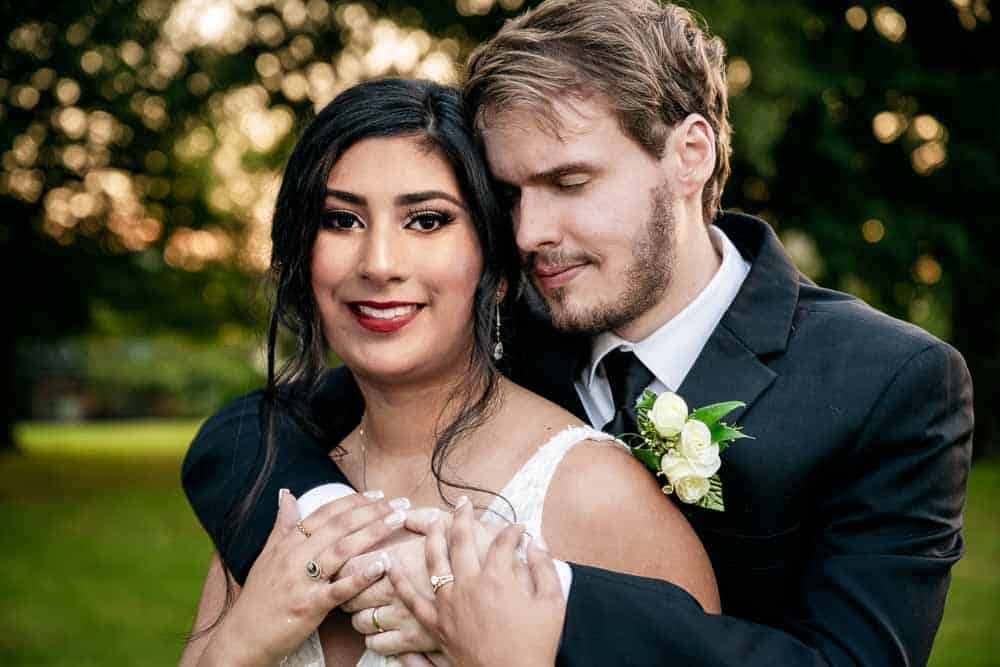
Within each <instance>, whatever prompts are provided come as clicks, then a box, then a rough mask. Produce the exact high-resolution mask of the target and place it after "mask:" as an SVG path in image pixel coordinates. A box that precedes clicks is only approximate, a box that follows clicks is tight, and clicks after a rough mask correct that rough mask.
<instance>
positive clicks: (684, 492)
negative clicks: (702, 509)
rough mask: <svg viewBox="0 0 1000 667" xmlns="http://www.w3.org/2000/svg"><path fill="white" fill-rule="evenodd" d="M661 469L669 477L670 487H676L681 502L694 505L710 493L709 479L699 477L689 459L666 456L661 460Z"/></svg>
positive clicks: (671, 455)
mask: <svg viewBox="0 0 1000 667" xmlns="http://www.w3.org/2000/svg"><path fill="white" fill-rule="evenodd" d="M660 469H661V470H662V471H663V474H665V475H666V476H667V480H668V481H669V482H670V486H672V487H674V493H675V494H676V495H677V498H678V499H680V500H681V502H685V503H688V504H693V503H696V502H698V501H699V500H701V499H702V498H703V497H704V495H705V494H706V493H708V478H706V477H702V476H701V475H699V474H698V471H697V470H696V468H695V466H694V465H692V464H691V462H690V461H688V460H687V458H685V457H683V456H679V455H675V454H664V455H663V458H662V459H660Z"/></svg>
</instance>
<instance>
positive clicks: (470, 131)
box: [227, 79, 520, 606]
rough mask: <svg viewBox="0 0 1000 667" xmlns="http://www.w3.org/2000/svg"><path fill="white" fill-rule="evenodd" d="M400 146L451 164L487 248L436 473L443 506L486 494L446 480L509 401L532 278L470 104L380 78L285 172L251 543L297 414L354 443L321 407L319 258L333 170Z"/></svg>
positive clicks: (308, 136)
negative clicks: (523, 273) (448, 468)
mask: <svg viewBox="0 0 1000 667" xmlns="http://www.w3.org/2000/svg"><path fill="white" fill-rule="evenodd" d="M395 136H413V137H417V138H419V140H420V141H422V142H423V143H424V144H425V145H426V147H427V149H428V150H429V151H436V152H437V153H438V154H440V155H441V156H442V157H443V158H444V159H445V160H446V161H447V162H448V164H449V165H450V166H451V168H452V170H453V171H454V174H455V177H456V179H457V181H458V185H459V188H460V190H461V193H462V196H463V198H464V200H465V203H466V206H467V207H468V210H469V217H470V218H471V220H472V224H473V226H474V228H475V232H476V236H477V237H478V239H479V246H480V248H481V251H482V259H483V272H482V275H481V276H480V277H479V283H478V284H477V285H476V290H475V294H474V298H473V308H472V318H473V339H474V341H473V345H472V349H471V352H470V355H469V361H468V363H469V366H468V372H467V373H465V374H464V375H463V380H462V382H461V383H460V385H459V386H456V387H455V388H454V390H453V391H452V393H451V396H450V397H449V404H450V405H455V406H456V407H457V411H456V413H455V414H456V416H455V417H454V419H452V421H451V423H449V424H448V425H447V426H445V427H444V428H439V429H438V432H437V441H436V443H435V446H434V452H433V455H432V458H431V470H432V472H433V474H434V477H435V479H436V480H437V487H438V492H439V494H440V495H441V497H442V498H444V497H445V496H444V486H450V487H454V488H462V489H469V490H477V491H484V489H478V488H476V487H470V486H467V485H464V484H463V483H461V481H460V480H446V479H444V478H443V477H442V474H441V471H442V468H443V465H444V462H445V459H446V457H447V455H448V452H449V451H450V450H451V448H452V446H453V445H454V444H455V442H456V441H457V440H458V439H459V438H460V437H461V436H462V435H463V434H466V433H468V432H469V431H471V430H473V429H475V428H477V427H478V426H480V425H481V424H482V423H483V422H484V421H485V420H486V419H487V418H488V417H489V416H490V414H491V413H492V411H493V410H494V409H495V407H496V405H497V402H498V386H499V384H498V381H499V371H498V369H497V366H496V364H495V363H494V360H493V356H492V353H493V348H494V345H495V340H494V338H493V335H494V332H495V330H496V318H497V298H498V294H499V293H501V292H503V293H504V294H505V295H506V296H505V298H504V300H505V301H509V300H511V299H512V298H513V295H514V293H515V292H516V291H517V290H516V286H517V285H518V281H519V271H520V269H519V264H518V259H517V251H516V248H515V245H514V238H513V231H512V226H511V223H510V220H509V217H508V213H507V210H506V208H505V207H504V206H503V205H502V203H501V201H500V200H499V199H498V197H497V195H496V188H495V187H494V182H493V180H492V177H491V176H490V172H489V168H488V166H487V164H486V160H485V157H484V151H483V148H482V145H481V144H480V143H479V140H478V138H477V135H476V133H475V131H474V126H473V118H472V114H471V113H470V111H469V110H468V108H467V106H466V104H465V102H464V101H463V99H462V96H461V93H460V92H459V91H458V90H456V89H453V88H449V87H446V86H442V85H439V84H436V83H432V82H429V81H415V80H405V79H380V80H375V81H369V82H366V83H362V84H359V85H356V86H353V87H351V88H349V89H347V90H345V91H344V92H342V93H340V94H339V95H338V96H337V97H336V98H335V99H334V100H333V101H332V102H330V103H329V104H328V105H327V106H326V107H324V108H323V110H322V111H320V113H319V114H318V115H317V116H316V118H315V119H314V120H313V121H312V122H311V123H310V124H309V126H308V127H307V128H306V130H305V132H304V133H303V134H302V137H301V138H300V139H299V141H298V143H297V144H296V146H295V148H294V150H293V151H292V154H291V157H290V158H289V160H288V163H287V165H286V167H285V172H284V177H283V180H282V183H281V188H280V190H279V192H278V198H277V202H276V204H275V211H274V217H273V222H272V229H271V241H272V244H273V249H272V254H271V267H270V277H271V280H272V281H273V284H274V288H275V289H274V296H273V303H272V309H271V317H270V322H269V326H268V335H267V387H266V389H265V391H264V394H263V398H262V409H261V410H260V418H261V434H262V450H263V451H262V456H263V466H262V469H261V472H260V474H259V475H258V477H257V478H256V480H255V481H254V483H253V485H252V486H251V488H250V489H249V492H248V493H247V494H246V495H245V496H244V497H243V498H242V500H241V501H240V502H239V503H237V504H236V505H234V507H233V509H232V511H231V512H230V515H229V516H230V519H229V521H228V522H227V523H228V524H229V526H230V527H231V528H230V530H229V531H227V533H228V534H229V535H230V536H233V535H235V534H238V533H239V531H240V527H241V526H242V525H244V524H245V522H246V520H247V518H248V516H249V513H250V510H251V509H252V507H253V505H254V504H255V503H256V501H257V499H258V498H259V496H260V494H261V492H262V490H263V489H264V487H265V486H266V484H267V481H268V479H269V478H270V476H271V474H272V472H273V468H274V461H275V452H276V448H277V443H276V439H275V433H276V419H277V418H278V416H279V415H282V414H290V415H291V416H292V417H294V418H295V419H296V421H297V422H299V424H300V425H302V426H304V427H305V428H306V430H307V431H308V432H310V433H311V434H313V435H314V436H315V437H316V438H317V439H318V440H319V441H320V442H322V443H325V444H326V445H327V446H328V447H329V448H330V449H331V450H333V449H334V448H335V447H336V442H334V440H335V437H333V436H334V435H335V434H338V433H339V434H343V432H344V430H345V429H344V428H343V427H344V426H345V425H346V422H347V421H348V420H349V419H350V418H351V416H350V415H346V416H345V415H342V414H329V413H330V412H331V411H330V410H329V408H328V407H327V408H326V409H324V410H323V411H322V412H323V413H326V414H319V413H320V410H317V409H316V408H315V407H314V403H317V401H316V398H317V394H318V390H319V389H320V388H321V386H322V384H323V378H324V374H325V373H326V372H328V370H329V369H328V367H327V356H328V351H329V347H328V344H327V341H326V339H325V338H324V336H323V332H322V326H321V322H320V317H319V310H318V307H317V304H316V300H315V298H314V295H313V290H312V276H311V266H312V251H313V245H314V243H315V241H316V236H317V233H318V231H319V228H320V223H321V220H322V217H323V211H324V205H325V200H326V189H327V185H326V184H327V179H328V177H329V174H330V170H331V169H332V168H333V165H334V164H335V163H336V162H337V160H338V159H339V158H340V156H341V155H343V154H344V152H345V151H347V150H348V149H349V148H350V147H351V146H353V145H354V144H356V143H358V142H360V141H362V140H364V139H370V138H375V137H395ZM502 305H503V306H504V307H503V308H502V310H503V312H505V313H506V312H508V311H507V308H506V303H504V304H502ZM282 329H284V330H285V331H287V332H288V333H289V334H290V335H291V336H292V337H293V338H294V341H295V344H294V350H293V351H292V353H291V355H290V356H289V357H287V359H286V360H285V361H284V362H283V363H282V364H281V366H280V368H279V367H277V362H276V358H277V355H278V353H277V348H278V342H279V332H280V331H281V330H282ZM336 407H339V408H342V409H341V410H340V411H339V412H346V411H350V410H351V409H353V408H355V407H358V408H360V407H363V401H362V399H361V397H360V395H358V396H357V401H356V402H352V401H347V402H346V403H345V404H341V405H338V406H336ZM356 416H357V415H354V417H355V418H356ZM512 509H513V508H512ZM227 597H229V596H227ZM227 606H228V605H227Z"/></svg>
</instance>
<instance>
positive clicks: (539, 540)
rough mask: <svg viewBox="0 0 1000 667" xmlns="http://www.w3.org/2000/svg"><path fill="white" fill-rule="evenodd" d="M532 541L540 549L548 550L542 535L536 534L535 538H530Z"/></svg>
mask: <svg viewBox="0 0 1000 667" xmlns="http://www.w3.org/2000/svg"><path fill="white" fill-rule="evenodd" d="M532 542H534V543H535V546H536V547H538V548H539V549H541V550H542V551H548V550H549V545H548V544H546V543H545V538H544V537H542V536H541V535H538V536H536V537H535V539H533V540H532Z"/></svg>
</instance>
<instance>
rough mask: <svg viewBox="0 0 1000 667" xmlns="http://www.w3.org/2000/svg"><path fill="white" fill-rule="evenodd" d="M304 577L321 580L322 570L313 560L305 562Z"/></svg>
mask: <svg viewBox="0 0 1000 667" xmlns="http://www.w3.org/2000/svg"><path fill="white" fill-rule="evenodd" d="M306 576H307V577H309V578H310V579H322V578H323V568H322V567H321V566H320V564H319V563H317V562H316V561H314V560H311V561H307V562H306Z"/></svg>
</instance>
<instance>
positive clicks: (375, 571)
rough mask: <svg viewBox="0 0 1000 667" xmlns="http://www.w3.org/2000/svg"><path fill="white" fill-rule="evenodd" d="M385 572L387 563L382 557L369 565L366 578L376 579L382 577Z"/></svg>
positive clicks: (366, 569)
mask: <svg viewBox="0 0 1000 667" xmlns="http://www.w3.org/2000/svg"><path fill="white" fill-rule="evenodd" d="M383 572H385V562H384V561H383V560H382V557H381V556H379V557H378V558H377V559H375V560H374V561H373V562H371V563H369V564H368V567H366V568H365V576H366V577H368V578H369V579H376V578H378V577H380V576H382V573H383Z"/></svg>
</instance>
